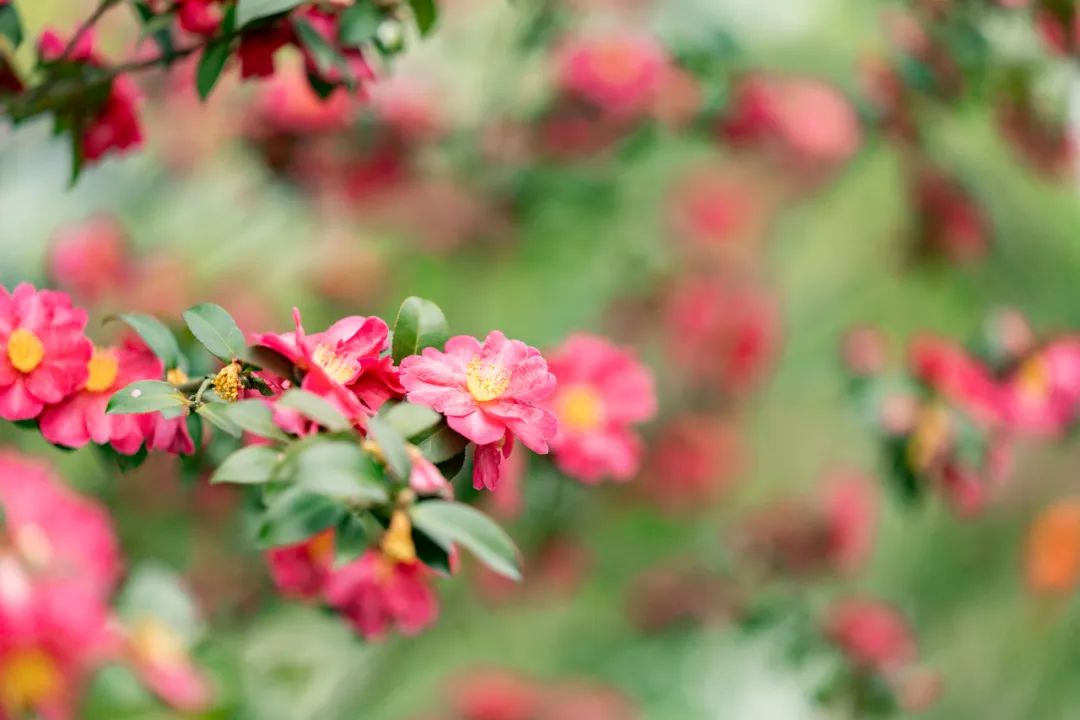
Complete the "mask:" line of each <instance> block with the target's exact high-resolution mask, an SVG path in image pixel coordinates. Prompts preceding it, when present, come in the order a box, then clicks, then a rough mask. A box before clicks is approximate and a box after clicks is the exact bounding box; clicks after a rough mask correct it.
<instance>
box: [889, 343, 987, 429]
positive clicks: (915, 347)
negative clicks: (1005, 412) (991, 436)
mask: <svg viewBox="0 0 1080 720" xmlns="http://www.w3.org/2000/svg"><path fill="white" fill-rule="evenodd" d="M908 365H909V366H910V368H911V372H912V374H913V375H915V377H916V378H918V379H919V380H921V381H922V382H924V383H925V384H926V385H928V386H929V387H930V388H932V389H933V390H934V391H935V392H937V393H939V394H941V395H942V396H943V397H945V398H946V399H947V400H949V402H951V403H954V404H955V405H957V406H958V407H959V408H961V409H963V410H964V411H965V413H967V414H968V415H969V416H970V417H971V419H972V420H974V421H975V422H977V423H978V424H980V425H983V426H986V425H992V424H995V423H998V422H1000V421H1001V418H1002V403H1001V393H1000V387H999V385H998V383H997V381H996V380H995V378H994V377H993V375H992V374H991V372H990V369H989V368H988V367H986V366H985V365H984V364H983V363H981V362H980V361H978V360H977V359H975V358H974V357H972V356H971V355H969V354H968V353H967V352H966V351H965V350H964V349H963V348H961V347H959V346H958V345H956V344H955V343H953V342H952V341H950V340H946V339H943V338H938V337H935V336H932V335H921V336H919V337H917V338H915V339H914V340H913V341H912V343H911V347H910V349H909V351H908Z"/></svg>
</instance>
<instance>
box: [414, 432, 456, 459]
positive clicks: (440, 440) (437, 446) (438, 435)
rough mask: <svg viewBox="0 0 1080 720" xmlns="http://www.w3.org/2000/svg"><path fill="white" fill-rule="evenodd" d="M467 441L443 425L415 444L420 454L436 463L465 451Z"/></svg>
mask: <svg viewBox="0 0 1080 720" xmlns="http://www.w3.org/2000/svg"><path fill="white" fill-rule="evenodd" d="M468 446H469V441H468V440H467V439H465V438H464V437H462V436H461V435H458V434H457V433H456V432H454V431H453V430H451V429H450V426H449V425H444V426H442V427H441V428H439V429H438V430H437V431H436V432H434V433H432V434H431V435H429V436H428V437H426V438H424V439H423V440H422V441H420V443H419V444H417V446H416V447H417V448H419V450H420V454H421V455H423V456H424V457H426V458H427V459H428V460H430V461H431V462H433V463H435V464H438V463H441V462H446V461H447V460H449V459H450V458H454V457H457V456H458V455H460V454H461V453H463V452H465V448H466V447H468Z"/></svg>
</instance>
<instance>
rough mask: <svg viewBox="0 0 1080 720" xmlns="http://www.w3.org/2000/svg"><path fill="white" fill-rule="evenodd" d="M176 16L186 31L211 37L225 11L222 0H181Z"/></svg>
mask: <svg viewBox="0 0 1080 720" xmlns="http://www.w3.org/2000/svg"><path fill="white" fill-rule="evenodd" d="M176 16H177V18H178V19H179V21H180V27H181V28H182V29H183V30H184V31H185V32H189V33H191V34H193V35H202V36H205V37H211V36H213V35H214V34H215V33H216V32H217V29H218V27H219V26H220V25H221V20H222V19H223V18H224V17H225V12H224V11H223V10H222V8H221V0H179V7H178V8H177V13H176Z"/></svg>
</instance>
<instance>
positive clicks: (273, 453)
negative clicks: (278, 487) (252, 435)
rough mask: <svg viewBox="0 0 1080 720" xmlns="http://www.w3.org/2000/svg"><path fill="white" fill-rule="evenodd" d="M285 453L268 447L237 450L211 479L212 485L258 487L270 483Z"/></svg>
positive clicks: (226, 459) (250, 447)
mask: <svg viewBox="0 0 1080 720" xmlns="http://www.w3.org/2000/svg"><path fill="white" fill-rule="evenodd" d="M283 458H284V453H282V452H281V451H280V450H276V449H275V448H272V447H269V446H267V445H250V446H248V447H246V448H241V449H240V450H237V451H236V452H234V453H233V454H232V455H230V456H229V457H227V458H225V462H223V463H221V465H220V466H219V467H218V469H217V470H215V471H214V474H213V475H212V476H211V477H210V482H211V483H212V484H216V483H237V484H240V485H256V484H260V483H265V482H270V480H272V479H273V478H274V472H275V470H276V469H277V467H278V463H280V462H281V460H282V459H283Z"/></svg>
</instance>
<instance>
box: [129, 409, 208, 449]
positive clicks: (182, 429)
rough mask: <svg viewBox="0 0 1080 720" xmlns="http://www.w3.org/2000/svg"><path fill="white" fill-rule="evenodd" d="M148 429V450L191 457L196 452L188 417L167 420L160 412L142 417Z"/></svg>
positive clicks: (182, 416) (146, 429)
mask: <svg viewBox="0 0 1080 720" xmlns="http://www.w3.org/2000/svg"><path fill="white" fill-rule="evenodd" d="M142 417H143V418H145V420H144V422H146V423H147V427H146V428H145V430H144V432H145V433H146V449H147V450H158V451H160V452H167V453H171V454H172V455H191V454H192V453H194V452H195V443H194V441H193V440H192V439H191V433H189V432H188V425H187V416H186V415H181V416H180V417H175V418H167V417H165V416H164V415H162V414H161V413H159V412H156V413H147V414H146V415H144V416H142Z"/></svg>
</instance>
